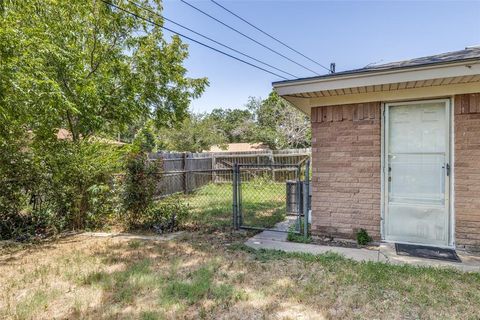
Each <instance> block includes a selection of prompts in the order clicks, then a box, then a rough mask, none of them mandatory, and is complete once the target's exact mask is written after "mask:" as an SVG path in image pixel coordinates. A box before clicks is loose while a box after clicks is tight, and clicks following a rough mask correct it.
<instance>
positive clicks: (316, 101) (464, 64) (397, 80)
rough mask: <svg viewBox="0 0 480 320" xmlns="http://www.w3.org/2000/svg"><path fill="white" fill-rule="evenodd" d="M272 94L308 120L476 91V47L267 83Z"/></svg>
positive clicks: (479, 58) (479, 87) (479, 55)
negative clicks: (337, 108) (351, 108)
mask: <svg viewBox="0 0 480 320" xmlns="http://www.w3.org/2000/svg"><path fill="white" fill-rule="evenodd" d="M273 87H274V89H275V90H276V91H277V93H278V94H279V95H280V96H282V97H284V98H285V99H286V100H288V101H290V102H291V103H292V104H293V105H295V106H296V107H297V108H298V109H300V110H301V111H303V112H305V113H306V114H310V109H311V108H312V107H317V106H328V105H340V104H349V103H361V102H368V101H393V100H395V99H396V100H398V99H418V98H433V97H439V96H443V97H448V96H451V95H455V94H459V93H473V92H479V91H480V46H477V47H470V48H466V49H465V50H460V51H455V52H447V53H442V54H438V55H433V56H427V57H421V58H416V59H410V60H404V61H397V62H392V63H386V64H380V65H373V66H367V67H365V68H361V69H355V70H349V71H344V72H338V73H333V74H328V75H324V76H318V77H311V78H302V79H295V80H288V81H279V82H274V83H273Z"/></svg>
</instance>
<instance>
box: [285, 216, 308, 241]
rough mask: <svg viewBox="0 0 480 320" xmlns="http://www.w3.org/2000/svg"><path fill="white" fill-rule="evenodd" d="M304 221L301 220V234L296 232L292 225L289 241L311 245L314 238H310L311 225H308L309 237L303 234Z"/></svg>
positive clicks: (289, 229)
mask: <svg viewBox="0 0 480 320" xmlns="http://www.w3.org/2000/svg"><path fill="white" fill-rule="evenodd" d="M303 227H304V225H303V219H301V220H300V226H299V230H300V233H297V232H296V231H295V225H291V226H290V227H289V228H288V234H287V241H290V242H298V243H311V242H312V237H311V236H310V224H309V225H308V235H307V236H305V235H304V234H303Z"/></svg>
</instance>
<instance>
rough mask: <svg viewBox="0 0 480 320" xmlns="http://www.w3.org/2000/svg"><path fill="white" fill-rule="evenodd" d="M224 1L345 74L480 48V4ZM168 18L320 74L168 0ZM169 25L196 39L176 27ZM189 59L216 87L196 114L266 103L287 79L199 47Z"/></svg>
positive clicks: (206, 5)
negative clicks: (256, 100)
mask: <svg viewBox="0 0 480 320" xmlns="http://www.w3.org/2000/svg"><path fill="white" fill-rule="evenodd" d="M187 1H189V2H191V3H192V4H193V5H195V6H197V7H199V8H201V9H202V10H204V11H206V12H208V13H210V14H212V15H214V16H215V17H217V18H218V19H220V20H222V21H224V22H227V23H228V24H230V25H232V26H234V27H236V28H238V29H239V30H241V31H242V32H244V33H246V34H248V35H250V36H251V37H253V38H255V39H257V40H259V41H261V42H262V43H265V44H266V45H268V46H270V47H272V48H274V49H275V50H277V51H280V52H281V53H283V54H284V55H287V56H288V57H290V58H292V59H293V60H295V61H298V62H299V63H301V64H304V65H306V66H308V67H309V68H312V69H314V70H317V71H318V72H319V73H324V72H325V70H323V69H322V68H321V67H318V66H316V65H315V64H313V63H309V61H308V60H306V59H304V58H302V57H301V56H299V55H297V54H295V53H294V52H292V51H290V50H289V49H287V48H285V47H283V46H281V45H280V44H278V43H276V42H275V41H274V40H271V39H269V38H268V37H266V36H264V35H262V34H261V33H259V32H258V31H256V30H255V29H253V28H251V27H249V26H248V25H246V24H245V23H243V22H241V21H240V20H238V19H237V18H235V17H234V16H231V15H230V14H229V13H227V12H225V11H223V10H222V9H220V8H219V7H217V6H216V5H215V4H213V3H212V2H210V1H207V0H202V1H195V0H187ZM217 1H218V2H219V3H221V4H222V5H224V6H225V7H227V8H228V9H230V10H232V11H233V12H235V13H237V14H238V15H240V16H242V17H243V18H245V19H246V20H248V21H250V22H252V23H253V24H255V25H257V26H258V27H260V28H262V29H263V30H265V31H266V32H268V33H270V34H272V35H274V36H276V37H277V38H279V39H280V40H282V41H284V42H285V43H287V44H289V45H290V46H292V47H294V48H295V49H297V50H298V51H300V52H302V53H304V54H305V55H307V56H308V57H310V58H312V59H314V60H316V61H318V62H320V63H322V64H323V65H325V66H327V67H328V66H329V65H330V62H335V63H336V68H337V71H343V70H348V69H353V68H359V67H363V66H365V65H367V64H369V63H384V62H390V61H396V60H403V59H408V58H415V57H421V56H425V55H431V54H437V53H442V52H447V51H455V50H461V49H463V48H464V47H465V46H468V45H479V44H480V0H477V1H368V2H367V1H274V0H270V1H259V0H256V1H225V0H217ZM163 14H164V15H165V16H166V17H167V18H170V19H172V20H175V21H176V22H179V23H181V24H183V25H185V26H188V27H189V28H192V29H194V30H196V31H198V32H201V33H203V34H205V35H208V36H209V37H212V38H214V39H216V40H217V41H220V42H222V43H225V44H227V45H229V46H231V47H234V48H235V49H237V50H240V51H242V52H245V53H248V54H249V55H252V56H254V57H255V58H257V59H260V60H263V61H266V62H268V63H270V64H272V65H274V66H276V67H277V68H280V69H283V70H285V71H288V72H290V73H292V74H294V75H297V76H299V77H306V76H313V75H314V74H312V73H311V72H309V71H307V70H304V69H302V68H301V67H299V66H297V65H295V64H293V63H291V62H289V61H288V60H286V59H284V58H282V57H280V56H277V55H275V54H274V53H272V52H269V51H268V50H266V49H264V48H262V47H261V46H259V45H257V44H255V43H253V42H251V41H250V40H247V39H245V38H243V37H242V36H241V35H239V34H236V33H234V32H233V31H231V30H229V29H227V28H226V27H224V26H222V25H220V24H218V23H217V22H215V21H213V20H211V19H209V18H208V17H206V16H203V15H202V14H201V13H199V12H197V11H195V10H194V9H192V8H190V7H188V6H187V5H185V4H183V3H181V2H180V1H178V0H165V1H164V12H163ZM165 25H166V26H168V27H171V28H172V29H175V30H178V31H182V32H184V33H185V34H188V35H190V34H189V33H188V32H187V31H184V30H181V29H180V28H178V27H176V26H173V25H172V24H169V23H168V22H166V23H165ZM166 35H168V33H167V34H166ZM194 37H195V38H198V37H196V36H194ZM185 42H187V43H188V41H185ZM202 42H206V40H202ZM222 50H223V49H222ZM189 53H190V56H189V58H188V60H187V61H186V63H185V65H186V67H187V68H188V70H189V73H188V75H189V76H190V77H204V76H205V77H208V79H209V81H210V86H209V87H208V88H207V90H206V91H205V93H204V94H203V96H202V97H201V98H200V99H197V100H195V101H193V102H192V104H191V109H192V110H193V111H194V112H206V111H210V110H212V109H213V108H241V107H243V105H244V104H245V103H246V102H247V100H248V97H250V96H253V97H266V96H267V95H268V93H269V92H270V91H271V82H272V81H276V80H281V79H280V78H278V77H275V76H273V75H270V74H267V73H264V72H263V71H260V70H256V69H254V68H252V67H250V66H247V65H244V64H242V63H240V62H237V61H235V60H232V59H230V58H227V57H224V56H222V55H220V54H218V53H216V52H213V51H211V50H209V49H206V48H203V47H201V46H199V45H197V44H195V43H192V44H190V47H189Z"/></svg>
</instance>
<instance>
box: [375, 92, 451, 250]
mask: <svg viewBox="0 0 480 320" xmlns="http://www.w3.org/2000/svg"><path fill="white" fill-rule="evenodd" d="M385 116H386V119H385V125H386V136H385V138H386V139H385V144H386V145H385V172H384V177H385V179H386V181H385V197H384V199H385V201H386V203H385V229H384V230H385V239H386V240H390V241H398V242H410V243H418V244H427V245H442V246H447V245H448V243H449V176H450V164H449V140H450V138H449V132H450V130H449V101H448V100H436V101H426V102H415V103H411V102H409V103H395V104H389V105H386V109H385Z"/></svg>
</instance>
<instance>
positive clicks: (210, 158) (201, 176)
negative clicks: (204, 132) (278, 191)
mask: <svg viewBox="0 0 480 320" xmlns="http://www.w3.org/2000/svg"><path fill="white" fill-rule="evenodd" d="M310 155H311V150H310V149H287V150H261V151H243V152H202V153H189V152H158V153H151V154H150V155H149V159H151V160H156V159H162V161H163V170H164V173H163V174H162V175H161V178H160V179H159V180H158V183H157V188H156V190H157V191H156V197H157V198H161V197H165V196H168V195H171V194H174V193H178V192H183V193H189V192H192V191H194V190H196V189H198V188H200V187H202V186H204V185H206V184H208V183H211V182H214V183H232V181H233V166H234V165H235V164H248V165H255V164H259V165H265V164H283V165H289V164H291V165H301V164H303V163H304V162H306V161H307V160H308V159H309V158H310ZM292 168H293V167H288V166H285V167H284V168H282V167H278V168H276V167H272V168H271V169H268V170H266V169H265V168H260V167H259V168H258V170H256V173H255V170H251V172H250V173H249V175H245V176H242V179H244V180H248V179H252V178H256V177H260V176H268V178H269V179H272V180H273V181H279V182H280V181H282V182H283V181H285V180H288V179H292V178H293V177H294V176H295V174H296V172H293V171H292V170H294V169H292ZM252 172H253V173H252Z"/></svg>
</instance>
